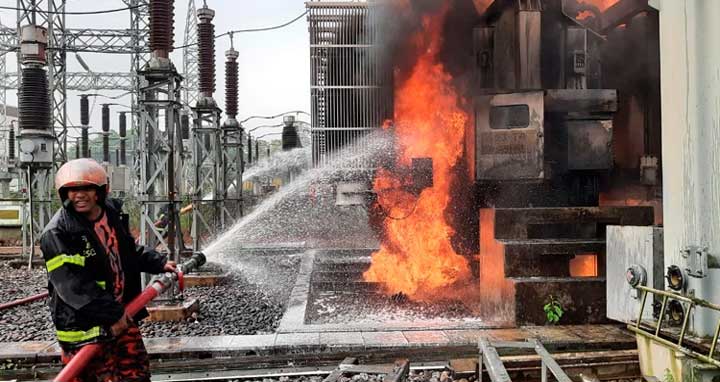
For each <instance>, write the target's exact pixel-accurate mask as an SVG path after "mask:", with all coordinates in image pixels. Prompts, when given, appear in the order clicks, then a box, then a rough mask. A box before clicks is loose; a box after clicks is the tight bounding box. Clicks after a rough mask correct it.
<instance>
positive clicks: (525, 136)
mask: <svg viewBox="0 0 720 382" xmlns="http://www.w3.org/2000/svg"><path fill="white" fill-rule="evenodd" d="M543 109H544V100H543V92H541V91H537V92H524V93H512V94H498V95H494V96H480V97H478V98H477V99H476V103H475V124H476V125H475V130H476V143H475V146H476V158H477V165H476V169H477V179H478V180H532V179H543V177H544V150H543V148H544V140H543V134H544V132H543V121H544V110H543Z"/></svg>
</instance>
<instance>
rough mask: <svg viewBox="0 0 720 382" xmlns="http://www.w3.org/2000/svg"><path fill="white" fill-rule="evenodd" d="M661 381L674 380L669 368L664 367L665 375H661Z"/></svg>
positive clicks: (668, 381)
mask: <svg viewBox="0 0 720 382" xmlns="http://www.w3.org/2000/svg"><path fill="white" fill-rule="evenodd" d="M663 382H675V377H673V375H672V373H671V372H670V369H665V375H664V376H663Z"/></svg>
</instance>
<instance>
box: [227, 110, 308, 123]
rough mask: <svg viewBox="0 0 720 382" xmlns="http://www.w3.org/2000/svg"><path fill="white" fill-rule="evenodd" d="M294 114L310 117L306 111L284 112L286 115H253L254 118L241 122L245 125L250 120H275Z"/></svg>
mask: <svg viewBox="0 0 720 382" xmlns="http://www.w3.org/2000/svg"><path fill="white" fill-rule="evenodd" d="M293 113H295V114H307V115H310V113H308V112H306V111H302V110H293V111H286V112H284V113H280V114H276V115H253V116H251V117H247V118H245V119H243V120H242V121H240V123H245V122H247V121H249V120H251V119H275V118H279V117H282V116H283V115H287V114H293Z"/></svg>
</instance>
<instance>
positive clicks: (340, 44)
mask: <svg viewBox="0 0 720 382" xmlns="http://www.w3.org/2000/svg"><path fill="white" fill-rule="evenodd" d="M306 5H307V8H308V11H309V12H308V24H309V31H310V92H311V108H312V110H311V112H312V113H311V114H312V126H311V131H312V157H313V164H314V165H316V166H317V165H324V164H327V163H329V162H331V161H334V159H335V158H334V156H335V155H334V153H336V152H337V151H338V150H339V149H340V148H343V147H344V146H346V145H349V144H351V143H355V142H356V141H357V140H358V139H359V138H361V137H363V136H364V135H366V134H367V132H368V131H371V130H374V129H377V128H379V127H381V126H382V124H383V121H385V120H386V119H387V118H389V117H390V116H391V110H392V95H391V91H390V90H391V86H390V85H391V82H392V81H391V73H390V72H389V71H385V70H383V65H381V62H382V57H381V56H380V50H379V49H377V45H376V42H377V41H378V36H379V33H380V31H379V25H378V23H376V22H375V18H376V16H375V14H376V12H374V9H375V7H376V6H377V5H374V4H369V3H363V2H349V1H347V2H328V3H325V2H322V1H312V2H308V3H306ZM355 147H356V150H358V151H361V150H364V148H363V147H357V146H356V145H355ZM351 154H355V153H351Z"/></svg>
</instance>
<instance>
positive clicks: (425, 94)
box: [364, 6, 471, 299]
mask: <svg viewBox="0 0 720 382" xmlns="http://www.w3.org/2000/svg"><path fill="white" fill-rule="evenodd" d="M446 14H447V6H445V7H443V9H442V10H440V11H438V12H436V13H434V14H432V15H429V16H425V17H424V18H423V22H422V26H423V28H422V30H421V31H419V32H418V33H416V34H415V35H414V36H413V38H412V39H411V41H410V42H409V43H411V44H412V48H413V51H415V52H417V55H418V57H417V59H416V60H415V61H414V65H413V66H412V69H410V71H409V73H397V72H396V74H398V75H397V76H396V78H403V79H404V80H403V81H402V83H399V84H398V85H397V86H396V89H395V111H394V129H395V135H396V137H397V145H396V151H397V152H396V165H397V167H398V168H408V167H409V166H410V165H411V163H412V159H413V158H432V162H433V185H432V187H430V188H426V189H424V190H422V192H421V193H420V194H419V196H417V197H416V196H415V195H414V194H412V193H411V192H410V191H404V190H403V188H402V187H403V185H407V184H408V183H409V182H410V180H409V179H408V176H407V172H406V171H405V172H403V171H401V170H398V169H394V170H381V171H379V172H378V174H377V176H376V178H375V182H374V187H373V188H374V190H375V191H376V192H377V195H378V202H379V204H380V206H382V209H383V210H384V211H385V213H386V214H387V216H386V217H385V219H384V221H383V225H384V227H383V228H384V233H385V236H384V239H383V243H382V244H381V247H380V250H379V251H377V252H375V253H374V254H373V257H372V265H371V266H370V268H369V270H368V271H367V272H365V274H364V278H365V280H367V281H372V282H382V283H384V285H385V286H386V288H387V291H388V292H389V293H398V292H402V293H404V294H406V295H408V296H410V297H411V298H416V299H425V298H429V297H431V296H433V295H435V294H436V292H439V291H441V290H442V289H443V288H446V287H448V286H450V285H453V284H454V283H457V282H460V281H463V280H467V279H469V278H470V276H471V272H470V265H469V262H468V260H467V259H466V258H465V257H463V256H461V255H458V254H457V253H456V252H455V250H454V249H453V247H452V245H451V241H450V240H451V236H452V235H453V234H454V231H453V229H452V228H451V227H450V225H449V224H448V222H447V219H446V216H445V214H446V213H447V210H448V205H449V202H450V187H451V182H452V181H453V179H454V175H453V172H452V168H453V166H455V165H456V164H457V163H458V161H459V160H460V159H461V157H462V154H463V139H464V132H465V128H466V127H468V123H469V117H468V115H467V114H466V113H465V111H464V110H463V109H462V107H461V106H462V103H463V100H462V98H461V97H460V96H458V94H457V93H456V92H455V90H454V89H453V87H452V85H451V80H452V77H451V76H450V75H449V74H448V73H447V71H446V70H445V68H444V66H443V65H442V64H441V63H439V60H438V58H437V55H438V52H439V51H440V48H441V45H442V34H441V31H442V25H443V22H444V20H445V16H446Z"/></svg>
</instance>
